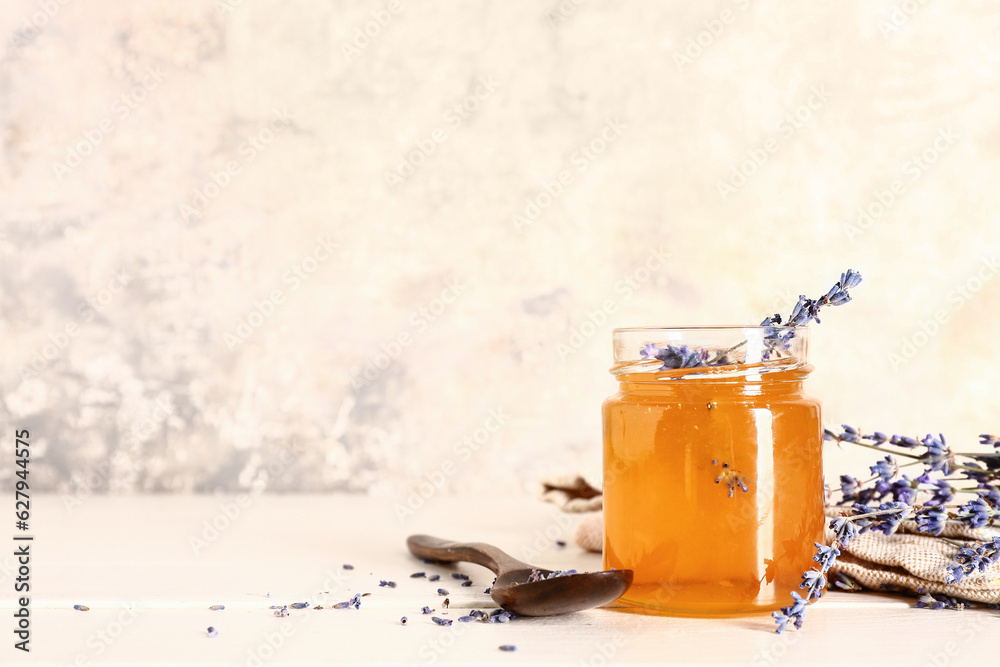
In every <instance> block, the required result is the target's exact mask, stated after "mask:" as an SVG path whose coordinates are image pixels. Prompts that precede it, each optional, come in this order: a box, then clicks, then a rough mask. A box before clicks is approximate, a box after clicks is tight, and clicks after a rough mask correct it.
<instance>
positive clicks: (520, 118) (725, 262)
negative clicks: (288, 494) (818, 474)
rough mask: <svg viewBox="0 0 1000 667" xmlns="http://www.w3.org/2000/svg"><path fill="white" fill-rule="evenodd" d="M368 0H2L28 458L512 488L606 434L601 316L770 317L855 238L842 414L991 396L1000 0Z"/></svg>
mask: <svg viewBox="0 0 1000 667" xmlns="http://www.w3.org/2000/svg"><path fill="white" fill-rule="evenodd" d="M428 4H430V6H427V5H428ZM384 7H385V3H383V2H379V1H372V2H318V1H314V2H307V1H291V2H289V1H282V2H277V1H263V0H252V1H251V0H243V1H242V2H237V1H236V0H231V1H228V2H227V0H219V1H217V2H213V1H209V0H205V1H200V2H190V1H187V2H179V1H171V2H165V1H163V2H113V1H112V0H88V1H87V2H84V1H83V0H66V1H63V2H58V1H57V0H24V1H14V0H4V4H3V12H2V13H0V35H3V36H6V42H5V44H4V45H3V46H2V48H3V51H2V53H3V56H2V57H3V60H2V71H0V123H2V152H0V224H2V228H0V234H2V236H0V340H2V342H3V344H2V346H0V392H2V400H0V424H2V426H3V429H4V430H3V433H4V434H5V435H4V436H3V438H4V441H5V442H9V441H10V440H11V437H10V436H11V434H12V432H13V429H14V428H28V429H30V431H31V433H32V436H33V437H32V441H33V452H34V454H33V456H34V458H33V463H32V465H33V469H32V470H33V472H32V482H33V485H34V488H35V489H37V490H41V489H50V490H57V491H59V492H62V493H64V494H70V495H72V494H75V495H76V496H77V497H80V496H83V495H86V494H87V493H90V492H101V491H106V490H110V491H113V492H119V491H181V490H196V491H212V490H220V489H223V490H237V489H246V488H257V489H259V488H267V489H270V490H283V491H298V490H302V491H305V490H309V491H315V490H324V489H344V488H347V489H355V490H366V491H369V492H373V493H380V494H395V495H397V496H399V497H403V496H405V495H406V494H407V493H409V492H410V491H411V490H413V489H414V488H417V487H418V485H419V483H420V482H421V481H423V480H424V479H425V477H426V476H430V477H432V478H435V477H436V478H437V481H441V482H442V486H443V487H444V488H446V489H472V488H476V489H483V490H486V489H490V490H492V491H493V492H503V491H505V490H513V491H516V490H519V489H533V488H534V486H535V483H536V482H537V480H538V478H539V477H541V476H542V475H545V474H550V473H558V472H572V471H574V470H577V469H595V468H597V467H598V466H599V461H600V448H599V437H600V432H599V426H600V415H599V405H600V401H601V400H602V399H603V397H604V396H606V395H608V394H610V393H612V392H613V390H614V385H613V382H612V381H611V379H610V376H609V375H608V374H607V372H606V370H607V367H608V366H609V364H610V329H611V328H612V327H613V326H626V325H644V324H645V325H671V324H672V325H681V324H733V323H756V322H758V321H759V320H760V319H761V317H763V315H765V314H768V313H772V312H775V311H776V310H780V311H782V312H784V313H787V311H788V310H789V309H790V307H791V304H792V303H793V302H794V300H795V298H796V297H797V296H798V294H799V293H800V292H805V293H808V294H809V295H810V296H818V295H819V294H821V293H823V292H825V291H826V289H828V288H829V287H830V286H831V285H832V284H833V282H834V281H835V280H836V279H837V277H838V276H839V274H840V272H841V271H843V270H846V269H847V268H849V267H853V268H856V269H858V270H860V271H861V272H862V273H863V275H864V277H865V282H864V284H863V285H862V286H861V287H859V288H858V289H857V290H856V292H855V294H856V298H855V302H854V303H852V304H850V305H849V306H847V307H845V308H840V309H836V310H831V311H830V312H829V314H828V315H827V317H825V318H824V322H823V324H822V325H820V326H819V327H816V328H815V330H814V332H813V361H814V364H815V366H816V371H815V373H814V374H813V377H812V378H811V380H810V382H809V389H810V393H812V394H813V395H815V396H817V397H819V398H820V399H821V400H822V401H823V403H824V409H825V416H826V418H827V420H828V421H829V422H830V423H831V424H836V423H840V422H843V421H850V422H852V423H854V424H857V425H859V426H861V427H862V428H865V429H882V430H887V431H890V432H892V431H896V432H900V433H906V434H911V435H922V434H924V433H926V432H928V431H934V432H937V431H943V432H944V433H945V434H946V435H948V436H949V438H950V442H952V443H954V444H956V445H960V446H958V447H957V448H958V449H965V450H968V449H970V448H973V447H975V445H974V444H972V443H974V441H975V435H976V434H978V433H980V432H985V431H992V432H996V431H997V430H1000V410H998V407H1000V393H998V391H997V386H998V380H997V377H998V375H997V368H998V365H1000V346H998V345H997V344H996V340H997V331H998V326H1000V307H998V305H997V302H998V296H1000V280H997V279H996V276H997V273H998V271H1000V267H998V265H997V264H996V262H997V258H998V250H1000V236H998V234H1000V213H998V212H1000V201H998V199H1000V196H998V193H1000V189H998V187H997V182H998V176H1000V117H998V114H997V109H1000V86H998V83H1000V17H998V15H1000V5H998V3H996V2H964V3H943V2H930V1H926V2H922V3H919V2H916V1H915V0H910V1H909V2H902V1H896V2H884V1H876V2H830V1H823V0H814V1H811V2H801V3H792V4H789V3H784V2H777V1H776V0H768V1H763V0H761V1H754V2H750V1H749V0H746V1H744V0H736V1H728V0H727V1H724V2H698V3H692V2H680V1H673V2H655V3H645V2H643V3H639V2H628V3H621V2H597V1H589V2H581V3H580V4H579V5H575V4H573V3H572V2H571V1H566V2H563V3H562V4H561V5H560V4H559V3H556V2H554V1H549V2H530V1H527V0H519V1H516V2H514V1H512V2H503V3H498V2H458V1H457V0H455V1H445V2H435V3H423V4H420V3H415V2H405V1H404V2H402V3H401V5H400V7H401V8H400V10H399V11H398V13H396V14H394V15H390V16H391V21H390V22H388V24H387V25H385V26H384V27H378V28H377V29H376V27H375V26H376V24H373V23H370V22H371V21H373V16H378V14H377V13H378V12H380V11H383V10H384ZM560 8H561V9H560ZM560 11H562V12H563V14H559V13H558V12H560ZM373 12H376V14H375V15H373ZM381 16H382V18H383V22H384V21H385V16H386V15H385V14H382V15H381ZM366 24H369V25H368V29H369V30H370V32H372V33H375V34H374V36H373V37H370V38H367V40H360V39H359V40H358V41H357V44H359V45H360V46H361V47H363V48H357V47H355V48H356V50H354V51H352V50H351V49H349V48H345V45H350V44H351V43H352V41H353V40H355V39H356V36H357V32H356V31H358V30H364V29H365V27H366ZM685 54H686V55H685ZM685 58H686V59H687V60H685ZM151 72H152V73H153V75H151V74H150V73H151ZM482 81H487V82H493V83H491V84H490V87H489V88H485V87H481V85H482V84H481V82H482ZM477 92H478V93H479V95H480V98H481V99H477V98H476V97H475V95H476V93H477ZM123 95H124V96H125V98H124V99H123V98H122V96H123ZM470 96H473V97H470ZM463 102H464V103H465V104H466V105H467V109H468V110H466V111H462V113H461V114H459V113H458V112H457V111H455V110H454V107H455V106H456V105H461V104H463ZM276 114H277V115H276ZM285 114H287V115H288V118H285ZM283 119H284V120H283ZM269 123H271V124H272V126H273V127H274V128H276V130H277V131H275V132H273V133H272V132H270V131H269V130H268V129H267V128H268V124H269ZM609 123H610V125H609ZM439 128H440V129H441V130H442V131H441V132H437V133H435V130H437V129H439ZM605 128H609V129H607V130H606V129H605ZM602 131H604V132H605V136H606V138H609V139H611V141H609V142H608V143H607V144H606V145H605V144H603V142H602V140H600V139H599V137H600V136H601V133H602ZM98 139H99V141H98ZM435 139H443V141H440V142H437V141H435ZM250 142H256V145H257V147H256V148H254V147H253V144H252V143H250ZM421 145H423V146H425V147H433V152H430V151H429V150H427V149H426V148H425V149H424V151H425V152H426V153H429V154H426V155H424V154H421V153H419V152H416V153H415V151H418V150H420V149H418V146H421ZM587 146H590V147H591V148H590V149H589V150H590V152H589V153H587V152H584V149H586V147H587ZM404 160H405V161H407V162H411V163H416V162H419V164H417V165H416V166H415V167H414V168H413V169H412V170H411V169H410V168H409V166H406V167H403V168H402V170H401V168H400V165H401V163H402V162H403V161H404ZM754 161H756V163H760V164H756V163H755V162H754ZM917 161H919V162H917ZM233 166H235V167H237V168H238V173H236V174H235V175H228V174H225V173H224V172H225V170H226V169H227V168H229V167H233ZM64 167H65V168H64ZM740 168H742V169H743V170H744V171H746V172H748V173H750V175H749V176H748V177H745V178H743V177H740V176H738V175H734V173H735V170H737V169H740ZM233 171H235V169H234V170H233ZM561 172H563V173H562V177H563V180H564V184H563V185H561V186H559V187H560V188H561V192H558V193H557V194H556V196H555V197H552V198H546V197H545V196H544V195H543V194H542V193H544V192H545V190H544V188H545V184H546V183H549V184H550V186H549V187H550V189H552V190H553V191H555V190H557V189H558V188H553V187H552V186H551V183H552V182H553V181H557V180H558V179H559V176H560V173H561ZM392 173H396V174H397V175H399V176H400V177H399V178H392V177H391V176H390V175H391V174H392ZM213 179H214V181H213ZM393 181H396V182H393ZM215 183H221V186H219V187H216V185H215ZM722 183H729V184H730V185H731V186H733V189H732V191H729V192H725V193H724V192H722V191H721V190H722V188H721V187H720V184H722ZM894 183H895V192H893V186H894ZM198 193H201V194H203V195H207V197H206V198H205V199H204V200H202V199H199V197H200V196H201V195H199V194H198ZM880 199H881V200H882V202H883V203H885V206H884V208H882V209H880V206H881V205H882V204H881V203H880ZM890 199H891V200H892V201H890ZM531 201H536V202H537V203H538V204H539V211H531V210H529V211H528V212H529V213H532V214H534V213H537V215H534V220H533V222H531V224H528V225H519V224H516V220H515V219H513V218H512V216H513V215H514V214H521V215H523V214H524V213H525V210H526V207H528V208H529V209H530V207H529V203H530V202H531ZM185 207H190V208H185ZM859 209H868V210H869V211H870V212H871V214H872V217H871V218H870V219H865V220H862V222H861V223H860V224H859V223H858V210H859ZM317 239H320V240H321V243H320V244H319V245H318V241H317ZM323 244H326V246H330V245H335V246H336V248H335V249H334V250H333V251H332V252H329V253H328V252H327V250H325V249H323V248H322V245H323ZM656 257H664V258H665V259H664V260H662V263H661V262H660V260H655V261H654V258H656ZM317 258H318V259H317ZM647 263H651V264H654V265H656V269H655V270H653V271H647V270H646V269H644V268H643V267H644V266H646V265H647ZM296 271H299V272H300V273H298V274H297V273H295V272H296ZM116 274H117V275H119V278H117V279H116V278H115V276H116ZM122 283H126V284H125V285H124V287H123V286H122ZM449 286H451V287H450V288H449ZM445 290H451V291H445ZM963 290H964V292H963ZM275 296H277V297H279V298H278V299H274V297H275ZM453 296H454V298H452V297H453ZM442 297H446V298H447V300H448V301H450V303H445V302H444V300H441V299H442ZM272 299H273V301H272ZM88 300H89V301H88ZM421 309H423V310H421ZM611 310H613V312H611V313H610V314H609V313H608V312H607V311H611ZM259 311H264V314H263V315H260V314H254V313H255V312H259ZM935 314H937V315H938V316H939V320H941V321H944V324H938V323H935V322H933V319H934V317H935ZM265 315H266V316H265ZM591 321H592V322H595V323H596V324H593V325H592V324H589V323H588V322H591ZM928 322H930V324H928ZM67 327H69V328H70V331H71V332H72V335H71V334H70V333H67ZM925 331H927V332H930V333H929V334H928V333H925ZM401 336H402V340H403V341H404V344H398V343H394V342H393V341H399V340H400V337H401ZM233 337H236V340H238V341H239V342H238V343H234V342H233V340H234V339H233ZM394 345H395V347H394ZM908 345H909V346H911V347H907V346H908ZM893 354H898V355H899V356H898V357H893V356H891V355H893ZM380 355H384V356H380ZM369 363H371V364H373V366H372V367H370V368H369V377H370V378H373V379H371V380H370V381H369V380H366V379H365V378H364V377H363V376H359V373H360V372H362V371H363V369H364V368H365V367H366V364H369ZM374 364H380V365H382V366H384V368H382V369H378V368H375V367H374ZM491 411H493V414H494V415H496V414H498V413H499V414H500V415H502V416H503V423H502V424H501V425H500V427H499V428H493V429H491V430H492V432H487V431H486V430H485V429H486V426H487V425H489V426H491V427H492V426H496V425H497V422H496V421H495V420H494V421H491V420H490V414H491ZM497 411H498V412H497ZM477 429H484V430H479V431H477ZM466 437H467V438H472V439H473V440H472V442H473V445H472V446H471V447H470V446H465V447H464V448H458V449H456V443H458V442H461V440H462V439H463V438H466ZM477 438H478V441H479V443H480V444H477V443H476V439H477ZM3 451H6V452H8V454H7V455H5V456H2V457H0V473H2V479H3V480H4V483H9V480H10V479H11V476H10V475H11V468H12V456H11V455H10V454H9V452H10V448H8V447H6V446H5V447H4V448H3ZM868 458H870V457H868V456H867V455H865V454H862V455H860V456H857V457H855V459H854V460H853V462H852V461H848V457H847V455H844V454H837V453H835V452H832V451H831V452H830V454H829V456H828V467H829V469H830V472H834V471H838V470H840V469H843V468H845V467H851V466H854V467H855V469H856V468H857V467H858V466H860V465H861V464H863V463H864V462H865V461H867V459H868ZM442 480H443V481H442Z"/></svg>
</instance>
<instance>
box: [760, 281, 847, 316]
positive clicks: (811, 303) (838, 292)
mask: <svg viewBox="0 0 1000 667" xmlns="http://www.w3.org/2000/svg"><path fill="white" fill-rule="evenodd" d="M860 283H861V274H860V273H858V272H857V271H855V270H854V269H848V271H847V273H842V274H841V275H840V281H839V282H838V283H837V284H836V285H834V286H833V287H831V288H830V291H829V292H827V293H826V294H825V295H823V296H821V297H820V298H818V299H809V298H807V297H806V295H805V294H803V295H801V296H800V297H799V301H798V303H796V304H795V308H794V309H792V314H791V315H789V316H788V320H787V321H786V323H785V326H790V327H801V326H805V325H807V324H809V322H811V321H812V320H816V324H820V320H819V311H820V308H823V307H824V306H841V305H843V304H845V303H847V302H848V301H850V300H851V295H850V293H849V291H848V290H850V289H852V288H854V287H857V286H858V285H859V284H860ZM780 322H781V318H780V317H778V316H777V315H775V316H774V317H768V318H766V319H765V320H764V322H763V323H762V326H766V325H769V324H779V323H780Z"/></svg>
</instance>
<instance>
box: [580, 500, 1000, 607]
mask: <svg viewBox="0 0 1000 667" xmlns="http://www.w3.org/2000/svg"><path fill="white" fill-rule="evenodd" d="M830 516H839V511H838V510H836V509H833V510H830ZM603 533H604V521H603V516H602V514H601V513H600V512H594V513H592V514H589V515H587V516H585V517H584V518H583V520H582V521H581V522H580V524H579V525H578V526H577V529H576V536H575V538H574V541H575V542H576V544H577V545H578V546H579V547H580V548H582V549H586V550H587V551H594V552H597V553H600V552H601V550H602V548H603V541H604V535H603ZM942 534H943V535H944V536H946V537H951V538H953V539H956V540H960V541H963V543H964V544H966V545H967V546H974V545H975V544H977V543H978V542H986V541H989V540H991V539H993V536H994V535H1000V530H998V529H996V528H979V529H971V528H968V527H967V526H964V525H962V524H961V523H959V522H957V521H952V522H949V523H948V525H947V526H946V527H945V530H944V532H943V533H942ZM826 537H827V544H830V543H832V541H833V532H832V531H831V530H830V529H829V527H828V528H827V535H826ZM841 552H842V553H841V556H840V557H839V558H838V559H837V563H836V565H834V567H833V569H832V570H831V574H837V573H842V574H845V575H847V576H848V577H850V578H851V579H853V580H854V581H855V582H857V583H858V584H860V585H861V586H863V587H864V588H867V589H870V590H874V591H900V590H902V591H907V592H910V593H913V594H917V593H918V592H920V591H922V592H924V593H935V594H940V595H947V596H950V597H957V598H962V599H965V600H972V601H975V602H989V603H994V604H1000V563H995V564H994V565H992V566H990V567H989V568H987V570H986V572H983V573H979V572H976V573H973V574H970V575H967V576H966V577H965V578H964V579H963V580H962V581H961V582H960V583H958V584H946V583H945V581H946V578H945V577H946V576H947V573H948V566H949V565H951V564H952V563H953V562H954V558H955V554H957V553H958V547H956V546H954V545H951V544H948V543H947V542H944V541H943V540H940V539H937V538H934V537H928V536H926V535H919V534H917V525H916V523H915V522H913V521H904V522H903V523H902V525H901V526H900V528H899V531H898V532H897V533H895V534H894V535H883V534H882V533H873V532H867V533H864V534H863V535H858V536H857V537H855V538H854V539H853V540H851V541H850V542H849V543H848V544H847V545H846V546H844V547H841Z"/></svg>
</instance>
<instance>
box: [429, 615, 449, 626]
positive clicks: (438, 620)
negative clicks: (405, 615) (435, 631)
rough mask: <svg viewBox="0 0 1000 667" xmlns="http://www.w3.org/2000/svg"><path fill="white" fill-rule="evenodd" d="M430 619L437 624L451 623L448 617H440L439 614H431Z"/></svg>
mask: <svg viewBox="0 0 1000 667" xmlns="http://www.w3.org/2000/svg"><path fill="white" fill-rule="evenodd" d="M431 620H432V621H434V622H435V623H437V624H438V625H451V619H450V618H441V617H440V616H431Z"/></svg>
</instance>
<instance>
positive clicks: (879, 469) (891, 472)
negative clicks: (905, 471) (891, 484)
mask: <svg viewBox="0 0 1000 667" xmlns="http://www.w3.org/2000/svg"><path fill="white" fill-rule="evenodd" d="M869 470H871V471H872V474H873V475H877V476H878V477H880V478H881V479H882V481H883V482H888V481H891V480H892V478H893V477H895V476H896V475H897V474H898V473H899V465H898V464H897V463H896V459H894V458H893V457H892V454H889V455H888V456H886V457H885V458H884V459H882V460H881V461H879V462H878V463H876V464H875V465H873V466H871V467H870V468H869Z"/></svg>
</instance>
